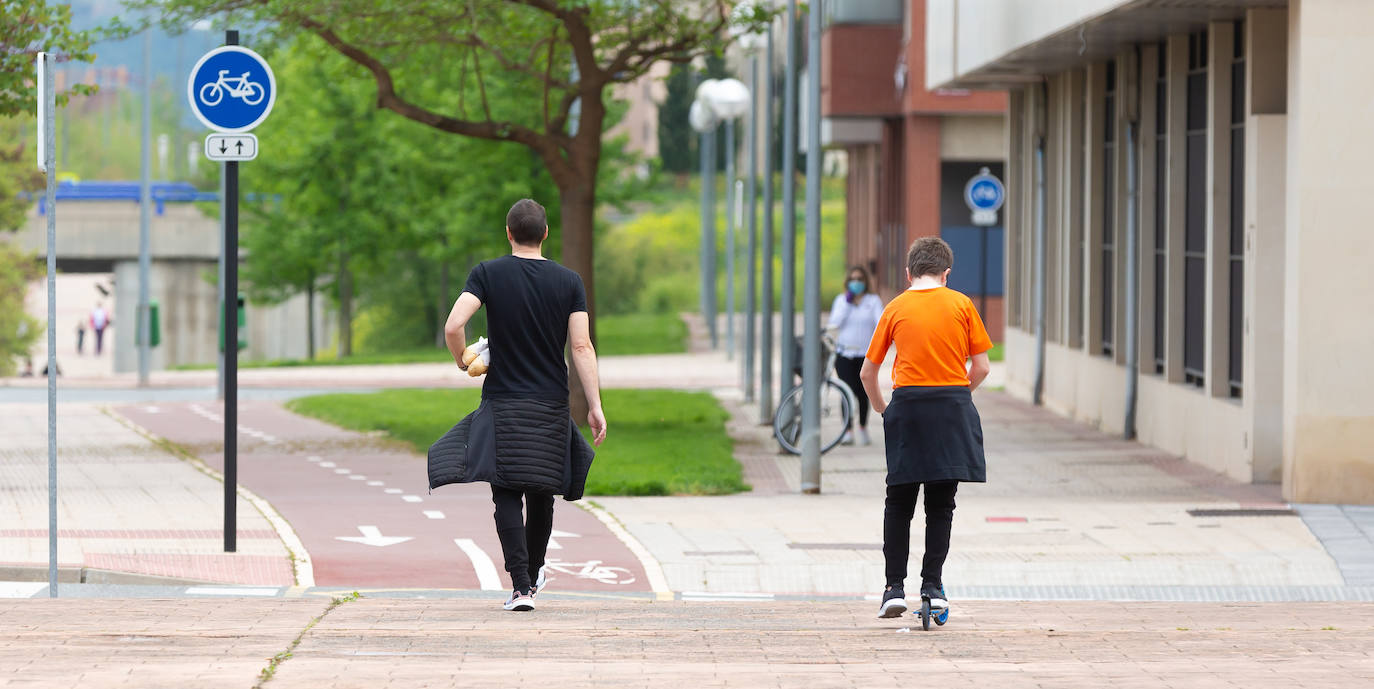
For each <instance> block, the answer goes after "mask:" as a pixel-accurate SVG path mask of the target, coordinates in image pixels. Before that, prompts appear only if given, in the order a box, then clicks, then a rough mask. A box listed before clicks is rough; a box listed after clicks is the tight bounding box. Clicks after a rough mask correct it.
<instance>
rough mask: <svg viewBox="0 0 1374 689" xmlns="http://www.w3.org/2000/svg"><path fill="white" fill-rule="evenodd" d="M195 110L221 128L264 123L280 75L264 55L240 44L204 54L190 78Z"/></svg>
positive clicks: (211, 125)
mask: <svg viewBox="0 0 1374 689" xmlns="http://www.w3.org/2000/svg"><path fill="white" fill-rule="evenodd" d="M186 98H187V99H188V100H189V101H190V103H191V112H193V113H195V115H196V118H197V119H199V120H200V121H201V123H202V124H204V125H205V126H207V127H209V128H211V129H213V130H215V131H219V132H226V133H238V132H246V131H249V130H251V129H253V128H254V127H256V126H258V125H259V124H262V122H263V120H265V119H267V115H268V114H269V113H271V112H272V104H273V103H274V102H276V100H277V79H276V77H275V76H273V74H272V68H271V67H269V66H268V65H267V60H264V59H263V58H262V56H261V55H259V54H257V53H255V52H253V51H252V50H249V49H248V48H244V47H242V46H237V45H226V46H220V47H218V48H215V49H214V50H211V51H210V52H208V53H206V54H205V55H203V56H201V58H200V60H199V61H198V62H196V66H195V67H194V68H192V69H191V77H190V79H188V80H187V82H186Z"/></svg>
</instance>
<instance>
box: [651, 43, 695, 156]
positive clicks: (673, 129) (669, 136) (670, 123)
mask: <svg viewBox="0 0 1374 689" xmlns="http://www.w3.org/2000/svg"><path fill="white" fill-rule="evenodd" d="M696 88H697V79H696V72H695V70H693V69H692V68H691V67H690V66H688V65H673V68H672V71H670V72H668V97H667V98H665V99H664V100H663V107H661V108H659V110H658V155H659V157H660V158H662V159H663V169H664V170H666V171H668V172H672V173H674V174H677V175H679V176H682V175H687V174H690V173H691V172H692V171H694V170H696V167H697V160H696V158H697V147H696V139H697V137H696V132H694V131H692V127H691V125H690V124H689V123H688V122H687V113H688V112H689V111H690V110H691V109H692V101H693V100H695V99H696Z"/></svg>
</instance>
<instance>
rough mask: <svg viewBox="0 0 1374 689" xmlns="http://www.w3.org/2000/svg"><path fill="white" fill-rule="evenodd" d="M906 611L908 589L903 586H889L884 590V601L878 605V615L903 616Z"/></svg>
mask: <svg viewBox="0 0 1374 689" xmlns="http://www.w3.org/2000/svg"><path fill="white" fill-rule="evenodd" d="M906 611H907V607H906V591H903V590H902V587H901V586H889V587H887V588H886V589H885V590H883V602H882V605H880V606H878V617H901V616H902V613H904V612H906Z"/></svg>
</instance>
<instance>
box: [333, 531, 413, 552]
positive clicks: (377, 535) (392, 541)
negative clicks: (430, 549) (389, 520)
mask: <svg viewBox="0 0 1374 689" xmlns="http://www.w3.org/2000/svg"><path fill="white" fill-rule="evenodd" d="M358 531H361V532H362V534H363V535H361V536H335V537H334V538H337V539H339V540H340V541H348V542H350V543H361V544H363V545H375V546H377V547H379V548H382V547H386V546H389V545H396V544H397V543H405V542H406V541H409V540H410V539H411V538H413V537H412V536H383V535H382V530H381V529H379V528H377V527H375V526H359V527H358Z"/></svg>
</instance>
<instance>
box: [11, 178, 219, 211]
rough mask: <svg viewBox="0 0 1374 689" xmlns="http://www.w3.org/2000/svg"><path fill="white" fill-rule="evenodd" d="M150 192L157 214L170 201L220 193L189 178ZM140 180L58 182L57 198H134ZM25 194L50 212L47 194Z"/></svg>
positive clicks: (215, 196) (138, 195)
mask: <svg viewBox="0 0 1374 689" xmlns="http://www.w3.org/2000/svg"><path fill="white" fill-rule="evenodd" d="M151 187H152V188H151V189H150V192H151V196H152V200H153V205H154V206H155V207H156V209H157V214H158V215H162V211H163V208H164V206H165V204H166V203H167V202H168V201H173V202H178V203H191V202H194V201H219V194H218V193H215V192H211V191H200V190H198V189H196V188H195V186H193V185H192V184H191V183H190V182H154V183H153V184H152V185H151ZM141 195H142V194H141V191H140V189H139V184H138V182H59V183H58V185H57V200H58V201H132V202H134V203H138V202H139V199H140V198H141ZM19 196H20V197H22V198H27V199H29V200H37V201H38V214H39V215H43V214H45V213H47V211H48V209H47V197H46V195H45V194H43V193H41V192H40V193H28V192H21V193H20V194H19Z"/></svg>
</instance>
